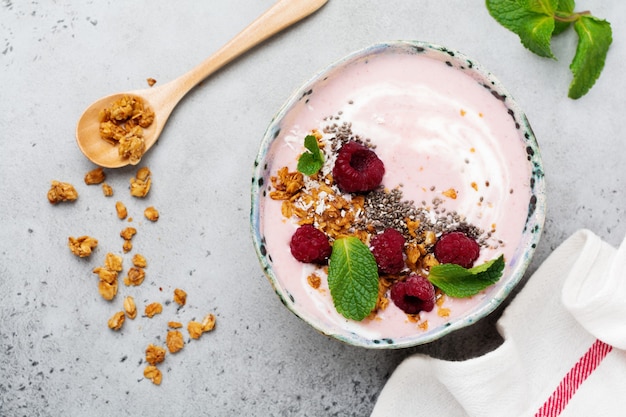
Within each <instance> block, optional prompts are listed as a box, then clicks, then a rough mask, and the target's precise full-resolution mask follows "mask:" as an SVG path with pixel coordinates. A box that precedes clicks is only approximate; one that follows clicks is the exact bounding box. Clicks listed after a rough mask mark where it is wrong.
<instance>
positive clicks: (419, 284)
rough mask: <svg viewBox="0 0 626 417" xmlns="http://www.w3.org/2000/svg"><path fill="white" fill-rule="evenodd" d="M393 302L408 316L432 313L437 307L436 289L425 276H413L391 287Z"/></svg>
mask: <svg viewBox="0 0 626 417" xmlns="http://www.w3.org/2000/svg"><path fill="white" fill-rule="evenodd" d="M391 300H392V301H393V303H394V304H395V305H396V306H397V307H398V308H399V309H400V310H402V311H404V312H405V313H407V314H417V313H419V312H420V311H431V310H432V309H433V308H434V307H435V287H434V286H433V284H432V283H431V282H430V281H429V280H427V279H426V278H424V277H423V276H421V275H416V274H411V275H409V277H408V278H407V279H406V280H405V281H398V282H396V283H395V284H394V285H393V287H391Z"/></svg>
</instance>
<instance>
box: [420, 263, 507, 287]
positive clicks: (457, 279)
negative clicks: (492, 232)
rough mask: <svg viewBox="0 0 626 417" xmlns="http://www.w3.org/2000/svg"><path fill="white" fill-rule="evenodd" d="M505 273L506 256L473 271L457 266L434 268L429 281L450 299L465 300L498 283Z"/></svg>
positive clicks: (444, 265) (476, 267) (431, 270)
mask: <svg viewBox="0 0 626 417" xmlns="http://www.w3.org/2000/svg"><path fill="white" fill-rule="evenodd" d="M503 271H504V256H503V255H500V256H499V257H497V258H496V259H492V260H491V261H488V262H485V263H484V264H482V265H478V266H475V267H473V268H471V269H466V268H463V267H462V266H459V265H455V264H441V265H436V266H433V267H432V268H430V274H429V275H428V280H429V281H430V282H432V283H433V285H434V286H436V287H439V289H441V291H443V292H444V293H446V294H447V295H449V296H450V297H457V298H465V297H471V296H472V295H475V294H478V293H479V292H480V291H482V290H484V289H485V288H487V287H488V286H490V285H492V284H495V283H496V282H498V280H499V279H500V277H501V276H502V272H503Z"/></svg>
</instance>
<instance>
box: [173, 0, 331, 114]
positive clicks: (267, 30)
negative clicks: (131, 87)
mask: <svg viewBox="0 0 626 417" xmlns="http://www.w3.org/2000/svg"><path fill="white" fill-rule="evenodd" d="M327 1H328V0H278V1H277V2H276V3H275V4H274V5H273V6H272V7H270V8H269V9H268V10H267V11H266V12H264V13H263V14H262V15H261V16H259V17H258V18H257V19H256V20H255V21H253V22H252V23H251V24H250V25H248V26H247V27H246V28H245V29H243V30H242V31H241V32H239V34H237V35H236V36H235V37H234V38H233V39H231V40H230V41H229V42H228V43H226V44H225V45H224V46H222V47H221V48H220V49H219V50H218V51H216V52H215V53H214V54H213V55H211V56H210V57H208V58H207V59H205V60H204V61H202V62H201V63H200V64H199V65H197V66H196V67H195V68H193V69H191V70H190V71H189V72H187V73H185V74H183V75H182V76H180V77H178V78H177V79H175V80H173V81H171V82H170V83H168V84H171V85H172V87H173V89H172V90H174V91H170V94H173V95H177V96H178V97H177V100H174V102H176V101H178V100H180V99H181V98H182V97H183V96H184V95H185V94H187V92H189V91H190V90H191V89H192V88H193V87H195V86H196V85H197V84H198V83H200V82H201V81H202V80H204V79H205V78H207V77H208V76H209V75H211V74H213V73H214V72H215V71H217V70H219V69H220V68H222V67H223V66H224V65H226V64H228V63H229V62H231V61H232V60H234V59H235V58H237V57H239V56H240V55H242V54H243V53H245V52H246V51H248V50H250V49H251V48H253V47H254V46H256V45H258V44H260V43H261V42H263V41H265V40H266V39H268V38H270V37H271V36H273V35H275V34H276V33H278V32H280V31H281V30H283V29H285V28H287V27H289V26H290V25H292V24H294V23H296V22H298V21H299V20H301V19H303V18H305V17H307V16H309V15H310V14H312V13H313V12H315V11H317V10H318V9H319V8H320V7H322V6H323V5H324V4H326V2H327ZM164 87H165V86H164Z"/></svg>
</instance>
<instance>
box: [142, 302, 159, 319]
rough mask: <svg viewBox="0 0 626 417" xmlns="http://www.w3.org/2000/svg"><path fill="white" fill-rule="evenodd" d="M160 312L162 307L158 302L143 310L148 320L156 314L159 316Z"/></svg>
mask: <svg viewBox="0 0 626 417" xmlns="http://www.w3.org/2000/svg"><path fill="white" fill-rule="evenodd" d="M162 312H163V306H162V305H161V303H158V302H154V303H150V304H148V305H147V306H146V309H145V313H146V316H148V317H150V318H152V317H154V316H156V315H157V314H161V313H162Z"/></svg>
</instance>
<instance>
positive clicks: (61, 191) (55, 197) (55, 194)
mask: <svg viewBox="0 0 626 417" xmlns="http://www.w3.org/2000/svg"><path fill="white" fill-rule="evenodd" d="M77 198H78V192H77V191H76V188H74V186H73V185H72V184H70V183H68V182H60V181H56V180H54V181H52V185H51V186H50V190H48V201H49V202H50V204H57V203H60V202H62V201H74V200H76V199H77Z"/></svg>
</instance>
